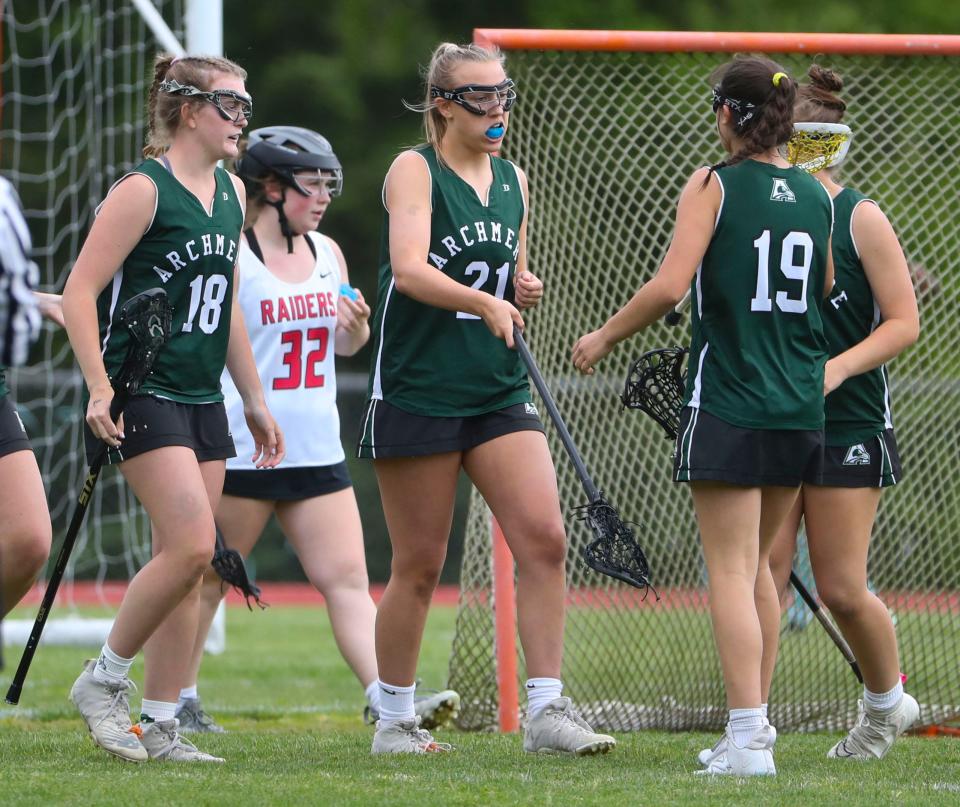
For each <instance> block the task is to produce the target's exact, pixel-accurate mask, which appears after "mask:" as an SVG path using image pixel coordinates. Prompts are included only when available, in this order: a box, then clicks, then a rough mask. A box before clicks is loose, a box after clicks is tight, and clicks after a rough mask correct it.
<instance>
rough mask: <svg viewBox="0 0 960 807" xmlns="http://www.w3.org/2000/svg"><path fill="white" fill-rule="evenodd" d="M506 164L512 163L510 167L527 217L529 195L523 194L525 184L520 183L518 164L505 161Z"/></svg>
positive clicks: (521, 218) (521, 219)
mask: <svg viewBox="0 0 960 807" xmlns="http://www.w3.org/2000/svg"><path fill="white" fill-rule="evenodd" d="M504 162H505V163H510V165H511V166H513V175H514V177H516V180H517V187H518V188H519V189H520V198H521V199H522V200H523V212H524V215H526V214H527V213H528V212H529V207H528V206H527V195H526V194H525V193H524V192H523V183H522V182H521V181H520V169H519V168H517V164H516V163H515V162H513V161H512V160H504ZM520 221H521V222H523V216H521V217H520ZM521 226H522V225H521Z"/></svg>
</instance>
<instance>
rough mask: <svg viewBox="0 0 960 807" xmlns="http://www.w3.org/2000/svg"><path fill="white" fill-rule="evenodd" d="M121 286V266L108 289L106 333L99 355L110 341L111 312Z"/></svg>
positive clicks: (114, 306) (104, 351)
mask: <svg viewBox="0 0 960 807" xmlns="http://www.w3.org/2000/svg"><path fill="white" fill-rule="evenodd" d="M121 285H123V267H122V266H121V267H120V268H119V269H117V271H116V272H114V275H113V285H112V286H111V288H110V311H109V313H108V314H107V332H106V333H105V334H104V335H103V346H102V347H101V348H100V354H101V355H103V354H105V353H106V352H107V343H108V342H109V341H110V334H111V333H113V312H114V311H116V310H117V300H119V299H120V286H121Z"/></svg>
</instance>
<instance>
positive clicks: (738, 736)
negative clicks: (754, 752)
mask: <svg viewBox="0 0 960 807" xmlns="http://www.w3.org/2000/svg"><path fill="white" fill-rule="evenodd" d="M763 725H764V717H763V709H762V708H756V709H731V710H730V731H731V732H732V733H733V744H734V745H735V746H737V748H745V747H746V746H747V745H748V744H749V743H750V741H751V740H752V739H753V735H754V734H756V733H757V729H760V728H763Z"/></svg>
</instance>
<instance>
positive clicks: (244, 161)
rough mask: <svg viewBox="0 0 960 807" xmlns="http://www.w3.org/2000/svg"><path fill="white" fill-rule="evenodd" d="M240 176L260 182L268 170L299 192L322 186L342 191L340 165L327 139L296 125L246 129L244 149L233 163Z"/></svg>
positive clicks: (311, 192)
mask: <svg viewBox="0 0 960 807" xmlns="http://www.w3.org/2000/svg"><path fill="white" fill-rule="evenodd" d="M236 171H237V174H239V176H240V177H241V178H243V179H246V180H250V181H253V182H260V181H262V179H263V178H264V177H265V176H266V175H267V174H269V173H273V174H276V175H277V177H279V178H280V180H281V181H282V182H283V183H284V184H285V185H287V186H289V187H291V188H293V189H294V190H295V191H296V192H297V193H299V194H301V195H302V196H316V195H318V194H320V193H322V188H323V187H324V186H323V184H322V183H326V189H327V191H328V193H329V194H330V196H339V195H340V194H341V193H342V192H343V169H342V167H341V166H340V160H338V159H337V155H336V154H334V152H333V147H332V146H331V145H330V143H329V142H328V141H327V139H326V138H325V137H323V136H321V135H319V134H318V133H317V132H314V131H312V130H310V129H304V128H302V127H299V126H266V127H263V128H261V129H255V130H254V131H252V132H250V140H249V143H248V145H247V149H246V152H245V153H244V155H243V156H242V157H241V158H240V160H239V161H238V162H237V165H236Z"/></svg>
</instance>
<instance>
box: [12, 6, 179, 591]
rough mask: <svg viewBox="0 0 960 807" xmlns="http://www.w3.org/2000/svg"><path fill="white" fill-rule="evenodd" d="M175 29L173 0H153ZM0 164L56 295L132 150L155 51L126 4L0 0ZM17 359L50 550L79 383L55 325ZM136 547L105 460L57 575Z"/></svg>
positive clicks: (67, 584)
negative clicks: (22, 364)
mask: <svg viewBox="0 0 960 807" xmlns="http://www.w3.org/2000/svg"><path fill="white" fill-rule="evenodd" d="M155 5H156V6H157V9H158V11H160V13H161V14H162V15H163V17H164V19H165V21H166V22H167V24H168V25H170V27H171V28H172V29H173V31H174V32H175V33H176V34H177V35H178V37H179V35H180V33H181V21H182V19H183V13H184V8H183V6H184V0H155ZM2 7H3V13H2V23H0V24H2V38H3V63H2V67H0V79H2V86H3V94H2V100H0V104H2V106H0V110H2V112H0V171H2V173H3V175H4V176H6V177H8V178H9V179H10V180H11V182H13V184H14V186H15V187H16V188H17V190H18V192H19V193H20V197H21V200H22V202H23V205H24V208H25V215H26V219H27V222H28V223H29V225H30V230H31V234H32V237H33V243H34V247H35V252H34V257H35V260H36V261H37V263H38V264H39V266H40V270H41V288H42V290H44V291H56V292H59V291H61V290H62V289H63V284H64V281H65V280H66V275H67V272H68V271H69V270H70V267H71V266H72V264H73V261H74V260H75V258H76V256H77V253H78V252H79V249H80V245H81V244H82V242H83V238H84V236H85V235H86V232H87V230H88V229H89V226H90V222H91V220H92V216H93V210H94V207H95V206H96V205H97V204H98V203H99V202H100V201H101V200H102V199H103V197H104V195H105V194H106V191H107V190H108V189H109V187H110V185H111V184H112V183H113V182H114V181H115V180H116V179H117V178H118V177H119V176H120V175H121V174H122V173H123V172H124V171H125V170H126V169H127V168H129V167H130V166H132V165H134V164H135V163H136V162H138V161H139V159H140V150H141V148H142V146H143V141H144V121H145V102H146V96H147V89H148V86H149V82H150V80H151V79H152V75H151V74H152V66H153V58H154V55H155V53H156V52H157V50H158V46H157V43H156V41H155V40H154V38H153V36H152V34H151V33H150V30H149V29H148V28H147V27H146V26H145V25H144V23H143V20H142V18H141V17H140V15H139V13H138V12H137V11H136V9H135V7H134V6H133V4H132V3H131V2H130V1H129V0H39V2H38V0H6V2H4V3H3V4H2ZM32 356H33V359H34V361H33V364H32V365H31V366H30V367H26V368H21V369H19V370H10V371H8V379H9V382H10V387H11V392H12V396H13V399H14V401H16V403H17V408H18V410H19V412H20V415H21V417H22V418H23V421H24V424H25V426H26V428H27V432H28V433H29V434H30V437H31V441H32V443H33V448H34V451H35V452H36V455H37V460H38V462H39V463H40V469H41V471H42V473H43V478H44V483H45V485H46V489H47V495H48V499H49V502H50V515H51V517H52V520H53V534H54V544H55V546H54V550H55V551H56V549H57V543H58V541H59V538H60V537H61V536H62V535H63V534H64V532H65V530H66V526H67V523H68V521H69V518H70V515H71V512H72V510H73V505H74V503H75V502H76V497H77V494H78V493H79V490H80V485H81V484H82V481H83V477H84V475H85V469H86V462H85V458H84V455H83V452H82V423H83V422H82V409H81V391H82V385H83V379H82V376H81V375H80V372H79V369H78V368H77V366H76V364H75V362H74V358H73V353H72V352H71V351H70V347H69V344H68V342H67V339H66V335H65V334H64V332H63V331H61V330H58V329H55V328H51V327H50V326H47V327H46V328H45V329H44V332H43V335H42V337H41V343H40V345H38V346H37V347H36V348H35V350H34V353H33V354H32ZM149 556H150V542H149V525H148V524H147V522H146V519H145V517H144V516H143V514H142V511H141V510H140V508H139V507H138V506H137V505H136V502H135V500H134V497H133V494H132V493H131V492H130V491H129V489H128V488H127V487H126V486H125V485H124V484H123V483H122V480H121V477H120V475H119V473H117V472H116V470H115V469H110V468H107V469H105V470H104V472H103V474H102V475H101V479H100V482H99V484H98V486H97V488H96V490H95V493H94V497H93V500H92V502H91V504H90V509H89V511H88V514H87V519H86V522H85V525H84V527H83V529H82V530H81V532H80V535H79V538H78V541H77V545H76V547H75V549H74V552H73V555H72V557H71V560H70V565H69V567H68V570H67V574H66V576H65V578H64V587H63V589H62V591H63V594H61V598H60V600H61V601H64V602H67V603H68V604H69V603H71V602H72V601H73V593H72V585H71V584H72V582H73V581H74V580H79V579H81V578H83V579H92V580H95V581H97V584H98V590H102V588H101V587H100V584H102V583H103V581H105V580H106V579H108V578H118V579H122V580H124V581H126V580H127V579H129V577H131V576H132V575H133V574H134V573H135V572H136V571H137V569H139V568H140V566H141V565H142V564H143V563H144V562H146V560H147V559H148V558H149Z"/></svg>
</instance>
